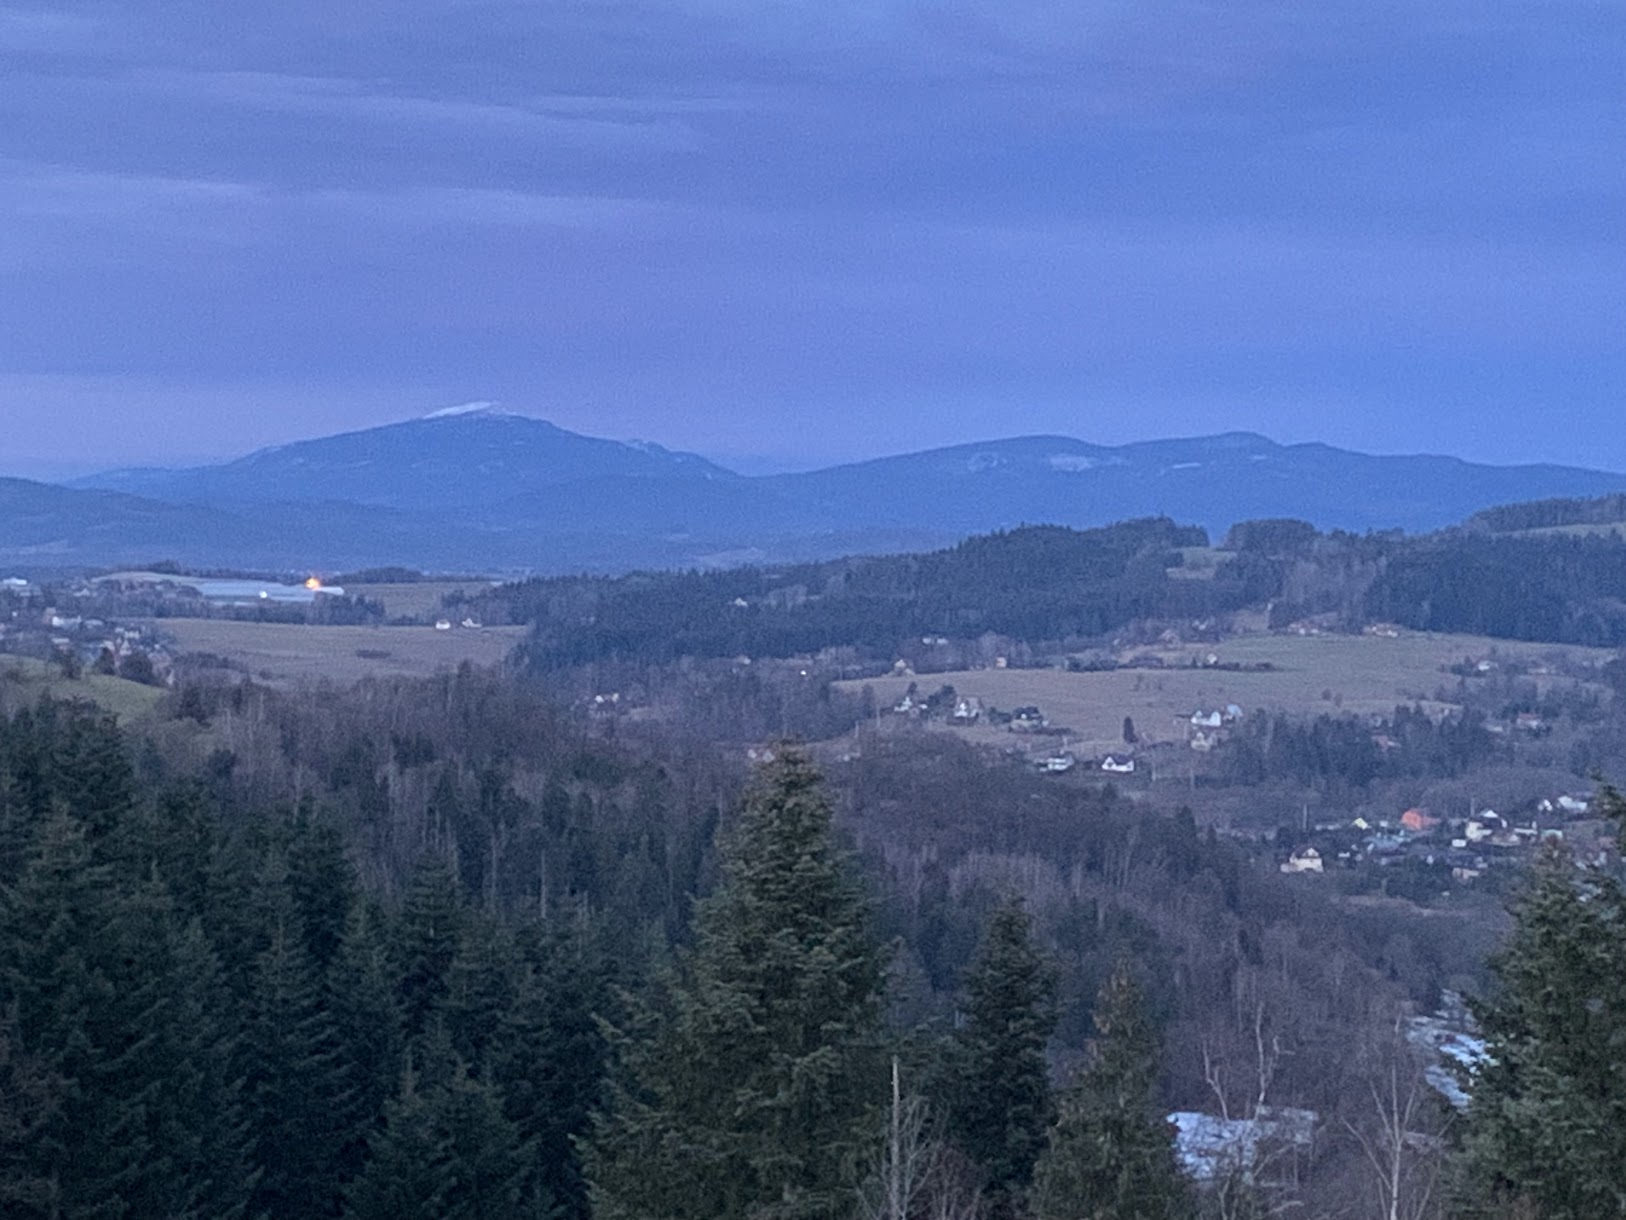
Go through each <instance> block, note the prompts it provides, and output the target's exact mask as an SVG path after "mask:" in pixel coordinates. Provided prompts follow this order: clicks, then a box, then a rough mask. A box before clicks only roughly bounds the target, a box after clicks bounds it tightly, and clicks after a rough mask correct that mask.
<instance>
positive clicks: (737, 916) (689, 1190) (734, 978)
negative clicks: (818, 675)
mask: <svg viewBox="0 0 1626 1220" xmlns="http://www.w3.org/2000/svg"><path fill="white" fill-rule="evenodd" d="M830 823H831V811H830V806H829V803H828V802H827V800H826V799H825V796H824V794H823V791H822V789H821V787H820V782H819V776H818V774H817V772H816V771H815V770H814V768H813V765H812V763H811V762H810V761H809V760H808V758H807V756H806V755H805V754H804V753H802V752H801V751H799V750H796V749H792V748H786V749H784V750H782V751H781V753H780V754H779V757H778V758H777V759H776V760H775V761H774V762H772V763H770V764H769V765H768V766H766V767H765V768H764V769H763V770H762V771H761V772H760V773H759V774H758V776H757V780H756V783H755V785H754V787H753V790H752V791H751V793H750V795H749V796H748V797H747V799H746V802H745V805H744V807H743V809H742V810H741V812H740V815H739V818H738V821H737V823H736V824H735V826H734V827H733V828H732V830H731V831H730V832H729V834H728V836H727V839H726V842H725V844H724V848H723V881H722V883H721V885H720V887H719V889H718V891H717V892H716V893H715V894H714V895H713V896H712V897H711V898H709V899H707V900H706V901H705V902H703V903H702V904H701V905H700V908H699V910H698V913H697V917H696V943H695V947H694V950H693V952H692V953H690V954H688V955H686V957H685V959H684V960H683V961H682V962H681V964H680V966H679V968H678V970H677V973H676V977H675V978H674V979H673V980H672V981H671V985H670V988H669V994H668V996H667V997H666V1001H665V1003H664V1004H662V1005H661V1006H660V1007H659V1008H658V1009H657V1010H655V1011H653V1012H651V1013H648V1014H646V1019H645V1020H644V1021H643V1022H642V1023H641V1025H642V1028H641V1029H640V1030H639V1031H638V1036H635V1037H634V1038H633V1040H631V1041H630V1043H629V1044H628V1045H627V1046H626V1047H625V1058H624V1060H623V1065H622V1066H623V1069H624V1073H623V1075H622V1076H621V1078H620V1081H619V1087H618V1088H617V1089H616V1092H615V1096H614V1098H613V1101H612V1107H611V1111H610V1114H609V1116H608V1117H607V1119H606V1120H605V1121H604V1122H603V1123H602V1125H601V1127H600V1129H599V1131H598V1132H597V1135H596V1138H595V1140H594V1146H593V1157H592V1160H591V1164H590V1177H591V1180H592V1183H593V1192H594V1214H595V1216H597V1217H599V1220H744V1218H745V1217H754V1218H768V1217H773V1218H775V1220H793V1218H794V1220H799V1218H804V1217H805V1218H807V1220H825V1218H829V1220H834V1218H835V1217H841V1216H845V1215H846V1214H847V1213H848V1212H849V1211H850V1209H851V1205H852V1191H853V1189H854V1183H855V1179H856V1177H857V1162H858V1159H859V1149H860V1148H861V1147H863V1146H864V1145H865V1144H866V1143H867V1141H868V1137H869V1136H870V1135H871V1134H872V1130H873V1123H874V1118H875V1115H876V1113H877V1112H878V1110H879V1107H880V1104H881V1103H882V1101H883V1099H884V1097H885V1090H886V1084H885V1069H884V1062H883V1057H882V1055H881V1054H880V1050H879V1039H878V1028H879V1020H880V1001H881V996H882V990H883V985H884V969H885V956H884V954H883V952H882V950H881V948H880V947H879V946H878V945H877V944H876V942H875V940H874V939H873V937H872V935H871V932H870V929H869V912H868V908H867V904H866V902H865V901H864V899H863V897H862V896H861V894H860V892H859V889H858V887H857V885H856V883H855V882H854V880H853V878H852V876H851V873H850V871H849V868H848V864H847V861H846V859H845V858H844V855H843V853H842V852H841V850H840V849H839V848H838V847H837V845H836V843H835V840H834V837H833V834H832V831H831V825H830Z"/></svg>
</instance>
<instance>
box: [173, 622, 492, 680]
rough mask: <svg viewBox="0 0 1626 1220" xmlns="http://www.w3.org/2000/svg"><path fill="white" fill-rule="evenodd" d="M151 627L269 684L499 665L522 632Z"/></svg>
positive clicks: (182, 649)
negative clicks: (468, 663)
mask: <svg viewBox="0 0 1626 1220" xmlns="http://www.w3.org/2000/svg"><path fill="white" fill-rule="evenodd" d="M154 625H155V626H156V627H157V628H158V629H159V630H160V631H162V632H164V633H166V634H168V635H169V636H171V637H172V638H173V639H174V641H175V646H176V648H177V649H178V650H179V651H180V652H183V653H185V652H210V653H215V654H216V655H218V656H223V657H228V658H230V659H231V660H233V661H236V662H238V663H239V664H241V665H242V666H244V667H245V668H246V669H247V670H248V671H249V673H251V674H253V675H254V676H255V677H257V678H260V679H262V680H263V681H268V682H297V681H300V680H304V679H311V678H331V679H333V680H334V681H336V682H351V681H354V680H355V679H357V678H364V677H369V676H401V677H422V676H424V675H427V674H432V673H435V672H436V671H438V670H442V669H455V668H456V667H457V666H458V665H460V664H462V663H463V662H464V661H469V662H471V663H473V664H475V665H495V664H497V663H498V662H500V661H502V660H503V658H504V657H506V656H507V655H508V653H509V652H510V651H511V650H512V649H513V647H514V645H516V644H517V643H519V641H520V639H521V637H522V636H523V635H524V628H522V627H494V628H487V629H483V630H479V631H471V630H467V629H465V628H461V627H458V628H454V629H453V630H451V631H436V630H435V629H434V628H433V627H310V626H304V625H302V624H298V623H238V622H230V621H226V620H221V619H165V620H163V621H162V622H161V623H157V624H154Z"/></svg>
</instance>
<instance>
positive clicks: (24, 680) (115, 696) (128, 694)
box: [0, 656, 164, 724]
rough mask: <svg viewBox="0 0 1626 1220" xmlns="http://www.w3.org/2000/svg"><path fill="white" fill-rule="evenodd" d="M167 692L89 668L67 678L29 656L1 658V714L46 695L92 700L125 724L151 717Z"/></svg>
mask: <svg viewBox="0 0 1626 1220" xmlns="http://www.w3.org/2000/svg"><path fill="white" fill-rule="evenodd" d="M163 694H164V692H163V691H162V690H160V689H159V688H158V687H156V686H143V685H142V684H141V683H139V682H128V681H126V680H125V679H123V678H115V677H112V676H110V675H108V674H99V673H96V672H94V671H93V670H91V669H90V668H89V667H88V666H87V667H86V669H85V671H84V672H83V673H82V674H80V675H79V677H77V678H65V677H63V676H62V671H61V670H60V669H59V668H58V667H57V666H55V665H51V664H47V663H46V662H44V661H36V660H33V659H32V658H29V657H12V656H0V711H4V710H8V709H11V708H15V707H18V706H21V705H24V704H29V703H34V702H35V701H37V700H38V699H39V698H40V697H41V696H43V695H50V696H51V697H52V698H53V699H88V700H89V701H90V702H92V703H94V704H96V705H97V706H98V707H100V708H102V709H103V710H105V711H108V712H111V713H113V715H115V716H117V717H118V718H119V719H120V720H122V721H123V722H124V723H125V724H129V723H130V722H131V721H135V720H141V719H142V718H144V717H146V716H149V715H151V713H152V711H153V709H154V707H156V706H157V703H158V700H159V699H161V698H162V697H163Z"/></svg>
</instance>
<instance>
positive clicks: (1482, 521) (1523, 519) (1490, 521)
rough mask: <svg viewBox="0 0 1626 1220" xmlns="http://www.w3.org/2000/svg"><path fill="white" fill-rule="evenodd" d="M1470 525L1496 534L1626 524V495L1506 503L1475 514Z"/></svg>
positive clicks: (1468, 522)
mask: <svg viewBox="0 0 1626 1220" xmlns="http://www.w3.org/2000/svg"><path fill="white" fill-rule="evenodd" d="M1466 524H1467V526H1468V528H1469V529H1482V530H1490V531H1492V532H1493V533H1512V532H1514V531H1517V530H1536V529H1556V528H1558V527H1560V526H1566V525H1614V524H1622V525H1626V495H1613V496H1597V497H1594V498H1593V499H1589V500H1583V499H1573V498H1559V499H1552V500H1531V501H1529V502H1527V503H1524V504H1502V505H1498V506H1497V507H1495V508H1487V509H1484V510H1483V511H1481V512H1477V513H1475V514H1474V515H1473V516H1472V517H1469V518H1468V520H1467V522H1466Z"/></svg>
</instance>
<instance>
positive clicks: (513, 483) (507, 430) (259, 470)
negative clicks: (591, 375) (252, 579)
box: [75, 409, 739, 509]
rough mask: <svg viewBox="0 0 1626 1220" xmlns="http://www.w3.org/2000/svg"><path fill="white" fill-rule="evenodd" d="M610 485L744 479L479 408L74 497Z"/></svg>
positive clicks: (502, 491)
mask: <svg viewBox="0 0 1626 1220" xmlns="http://www.w3.org/2000/svg"><path fill="white" fill-rule="evenodd" d="M610 478H640V479H651V478H675V479H685V480H688V479H728V480H734V479H738V478H739V476H738V475H735V474H733V473H732V472H730V471H727V470H724V469H723V468H722V467H721V466H716V465H713V464H712V463H711V462H708V461H706V459H704V458H702V457H697V456H695V455H694V454H690V453H674V452H672V451H671V450H668V449H663V448H661V447H660V446H658V445H631V444H624V443H623V442H621V441H611V440H602V439H600V438H598V437H592V436H582V435H581V434H580V433H576V432H569V431H566V430H565V429H563V428H560V427H556V426H555V425H553V424H550V423H548V422H546V421H545V420H540V419H531V418H528V417H526V416H523V415H510V414H507V413H506V412H502V411H497V410H493V409H478V410H454V411H453V412H436V413H435V414H433V415H428V416H425V417H424V418H422V419H413V420H407V421H406V422H404V423H399V424H388V425H385V426H384V427H382V428H368V429H366V430H364V431H360V432H344V433H340V434H339V435H337V436H325V437H319V438H317V439H315V440H308V441H297V442H295V443H293V444H289V445H279V446H276V447H275V448H271V449H261V450H259V451H258V452H256V453H251V454H249V455H248V456H247V457H243V458H239V459H237V460H236V461H234V462H227V463H225V464H224V465H220V466H197V467H192V468H190V469H185V470H161V469H146V470H115V471H110V472H108V473H106V474H100V475H93V476H91V477H90V478H87V479H82V480H80V481H79V482H78V483H76V484H75V486H77V487H82V488H95V489H100V490H106V491H124V492H131V493H134V494H137V495H143V496H151V497H153V498H156V499H162V500H174V501H183V502H192V503H231V502H249V503H254V502H266V501H289V500H299V501H320V500H347V501H350V502H352V503H355V504H377V505H383V506H385V507H389V508H402V509H421V508H446V507H454V506H466V505H481V504H484V505H495V504H499V503H501V502H502V501H504V500H507V499H509V498H511V497H514V496H519V495H525V494H528V493H532V492H535V491H536V490H538V489H539V488H543V487H549V486H554V485H557V484H561V483H570V482H574V481H576V480H580V479H610Z"/></svg>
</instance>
